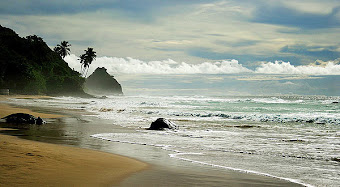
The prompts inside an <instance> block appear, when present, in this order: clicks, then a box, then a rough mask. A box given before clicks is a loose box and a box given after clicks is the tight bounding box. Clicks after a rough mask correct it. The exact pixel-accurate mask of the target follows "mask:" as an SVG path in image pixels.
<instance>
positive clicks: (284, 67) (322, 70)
mask: <svg viewBox="0 0 340 187" xmlns="http://www.w3.org/2000/svg"><path fill="white" fill-rule="evenodd" d="M255 73H263V74H304V75H340V64H335V63H334V62H328V63H327V65H325V66H312V65H306V66H294V65H291V64H290V62H283V61H275V62H274V63H273V62H267V63H262V64H261V65H260V67H258V68H256V70H255Z"/></svg>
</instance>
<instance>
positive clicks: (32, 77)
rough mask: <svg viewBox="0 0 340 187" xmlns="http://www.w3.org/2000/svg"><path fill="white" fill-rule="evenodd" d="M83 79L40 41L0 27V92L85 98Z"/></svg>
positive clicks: (40, 39) (37, 38)
mask: <svg viewBox="0 0 340 187" xmlns="http://www.w3.org/2000/svg"><path fill="white" fill-rule="evenodd" d="M83 83H84V78H82V77H80V74H79V73H78V72H76V71H73V70H72V69H71V68H70V67H69V66H68V64H67V63H66V62H65V61H64V60H63V59H62V58H61V57H60V56H59V55H58V54H56V53H55V52H54V51H52V50H51V49H50V48H49V47H48V46H47V44H46V43H45V42H44V41H43V39H42V38H40V37H38V36H36V35H33V36H27V37H26V38H21V37H19V36H18V34H16V33H15V32H14V31H13V30H11V29H9V28H5V27H2V26H1V25H0V89H1V88H6V89H10V90H11V93H19V94H50V95H79V96H82V95H84V94H85V93H84V91H83V89H82V86H83Z"/></svg>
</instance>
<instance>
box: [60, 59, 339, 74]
mask: <svg viewBox="0 0 340 187" xmlns="http://www.w3.org/2000/svg"><path fill="white" fill-rule="evenodd" d="M78 59H79V58H78V57H77V56H76V55H74V54H72V55H69V56H66V57H65V61H66V62H67V63H68V64H69V66H70V67H71V68H73V69H74V70H76V71H79V72H80V63H79V60H78ZM97 67H105V68H106V69H107V70H108V72H109V73H111V74H234V73H235V74H236V73H255V74H282V75H340V64H338V63H336V61H335V62H333V61H332V62H324V63H323V64H321V65H315V64H310V65H301V66H294V65H291V64H290V62H283V61H275V62H274V63H273V62H263V63H262V64H260V66H259V67H257V68H256V69H255V71H252V70H250V69H248V68H246V67H243V65H242V64H240V63H239V62H238V61H237V60H224V61H220V62H203V63H199V64H189V63H186V62H181V63H179V62H176V61H174V60H171V59H168V60H163V61H149V62H146V61H142V60H138V59H134V58H131V57H127V58H117V57H98V58H97V59H96V60H95V61H94V62H93V63H92V64H91V66H90V69H89V72H88V75H90V74H91V73H92V72H93V71H94V70H95V69H96V68H97ZM299 78H301V77H299ZM243 79H244V80H246V79H247V78H243ZM252 79H254V77H252ZM263 79H264V78H263V77H257V78H256V80H263ZM265 79H266V80H267V79H268V77H266V78H265ZM269 79H272V77H270V78H269Z"/></svg>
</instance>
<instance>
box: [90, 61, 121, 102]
mask: <svg viewBox="0 0 340 187" xmlns="http://www.w3.org/2000/svg"><path fill="white" fill-rule="evenodd" d="M85 91H86V92H87V93H89V94H94V95H103V94H104V95H123V91H122V87H121V85H120V84H119V83H118V81H117V80H116V79H115V78H114V77H113V76H111V75H110V74H108V73H107V71H106V69H105V68H104V67H102V68H97V69H96V70H95V71H94V72H93V73H92V74H91V75H90V76H89V77H88V78H87V79H86V81H85Z"/></svg>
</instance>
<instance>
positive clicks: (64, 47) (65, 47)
mask: <svg viewBox="0 0 340 187" xmlns="http://www.w3.org/2000/svg"><path fill="white" fill-rule="evenodd" d="M70 47H71V44H69V43H68V42H67V41H62V42H61V43H60V44H58V45H57V47H55V48H54V49H53V51H54V52H56V53H57V54H58V55H59V56H61V57H62V58H65V56H67V55H69V54H70V52H71V50H70Z"/></svg>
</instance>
